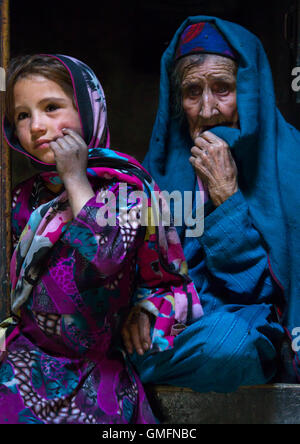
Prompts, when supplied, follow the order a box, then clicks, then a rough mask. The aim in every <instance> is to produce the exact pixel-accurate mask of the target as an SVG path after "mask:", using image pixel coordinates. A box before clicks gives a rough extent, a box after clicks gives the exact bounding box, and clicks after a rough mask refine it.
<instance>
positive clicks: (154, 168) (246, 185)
mask: <svg viewBox="0 0 300 444" xmlns="http://www.w3.org/2000/svg"><path fill="white" fill-rule="evenodd" d="M203 21H207V22H210V23H213V24H214V25H215V26H216V27H217V28H218V29H219V31H220V32H221V33H222V35H223V36H225V38H226V39H227V40H228V42H229V44H230V46H231V47H232V48H233V49H234V50H235V52H236V53H237V54H238V56H239V63H238V72H237V107H238V114H239V123H240V129H234V128H228V127H223V126H219V127H216V128H214V129H212V130H211V131H212V132H213V133H215V134H216V135H217V136H219V137H220V138H222V139H223V140H225V141H226V142H227V143H228V144H229V146H230V148H231V150H232V154H233V156H234V158H235V161H236V164H237V167H238V180H239V187H240V190H241V191H242V193H243V195H244V197H245V199H246V200H247V202H248V205H249V211H250V214H251V217H252V220H253V223H254V225H255V227H256V228H257V229H258V230H259V231H260V233H261V234H262V237H263V239H264V241H265V243H266V249H267V252H268V255H269V263H270V270H271V272H272V274H273V277H274V278H275V279H277V281H278V282H279V283H280V284H281V286H282V287H283V290H284V297H285V301H286V304H285V310H284V311H283V313H282V318H281V319H282V322H283V325H284V326H286V327H287V330H288V331H289V332H290V334H292V332H293V329H294V328H295V327H300V298H299V295H300V193H299V184H298V181H299V179H300V133H299V131H298V130H296V129H295V128H294V127H293V126H291V125H290V124H288V123H287V122H286V121H285V120H284V118H283V117H282V115H281V113H280V112H279V110H278V109H277V107H276V101H275V96H274V87H273V80H272V73H271V70H270V66H269V62H268V59H267V56H266V54H265V51H264V49H263V47H262V45H261V43H260V41H259V40H258V38H257V37H256V36H254V35H253V34H252V33H250V32H249V31H247V30H246V29H244V28H242V27H241V26H239V25H237V24H235V23H230V22H228V21H224V20H221V19H218V18H215V17H208V16H196V17H188V18H187V19H186V20H185V21H184V22H183V23H182V25H181V26H180V27H179V29H178V30H177V32H176V33H175V35H174V37H173V39H172V41H171V43H170V45H169V47H168V48H167V49H166V51H165V52H164V54H163V57H162V60H161V82H160V97H159V107H158V112H157V117H156V121H155V124H154V128H153V133H152V137H151V141H150V146H149V151H148V153H147V155H146V158H145V161H144V166H145V168H146V169H147V170H148V171H149V172H150V174H151V175H152V176H153V178H154V180H155V181H156V182H157V183H158V184H159V186H160V188H161V189H163V190H167V191H169V192H171V191H172V190H179V191H182V192H183V191H187V190H196V189H197V180H196V176H195V172H194V169H193V167H192V165H191V164H190V162H189V157H190V149H191V147H192V146H193V142H192V140H191V139H190V136H189V134H188V131H183V129H182V124H181V123H180V121H179V120H177V119H175V118H172V117H171V114H170V72H171V70H172V67H173V64H174V58H175V54H176V49H177V46H178V41H179V38H180V36H181V34H182V32H183V31H184V30H185V29H186V27H187V26H189V25H191V24H194V23H199V22H203ZM178 231H179V233H180V235H181V237H183V236H184V231H185V227H184V226H183V227H180V228H179V230H178ZM199 254H200V253H199ZM299 357H300V354H299V352H298V353H297V354H296V364H297V366H298V367H299V369H300V364H299Z"/></svg>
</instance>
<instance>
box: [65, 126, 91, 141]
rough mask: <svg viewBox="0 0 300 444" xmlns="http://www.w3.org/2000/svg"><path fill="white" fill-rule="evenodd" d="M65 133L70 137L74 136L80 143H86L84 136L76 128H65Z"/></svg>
mask: <svg viewBox="0 0 300 444" xmlns="http://www.w3.org/2000/svg"><path fill="white" fill-rule="evenodd" d="M62 132H63V134H68V135H69V136H70V137H72V138H73V139H74V140H76V142H77V143H79V144H80V145H86V143H85V141H84V140H83V138H82V137H81V136H80V135H79V134H78V133H77V132H76V131H74V130H72V129H71V128H63V129H62Z"/></svg>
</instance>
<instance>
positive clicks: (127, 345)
mask: <svg viewBox="0 0 300 444" xmlns="http://www.w3.org/2000/svg"><path fill="white" fill-rule="evenodd" d="M121 336H122V339H123V343H124V346H125V348H126V350H127V352H128V353H130V354H131V353H133V345H132V342H131V337H130V333H129V330H128V325H127V323H125V325H124V327H123V328H122V330H121Z"/></svg>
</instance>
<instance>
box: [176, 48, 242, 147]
mask: <svg viewBox="0 0 300 444" xmlns="http://www.w3.org/2000/svg"><path fill="white" fill-rule="evenodd" d="M235 72H236V66H235V63H234V62H233V61H232V60H231V59H228V58H226V57H222V56H218V55H209V56H207V58H206V59H205V61H204V62H203V64H201V65H199V66H193V67H190V68H186V69H185V70H184V74H183V79H182V83H181V89H182V105H183V110H184V112H185V115H186V118H187V121H188V124H189V130H190V135H191V137H192V139H193V140H194V139H195V138H196V137H197V136H199V134H201V133H202V132H203V131H206V130H209V129H210V128H212V127H214V126H217V125H226V126H229V127H232V128H237V127H238V111H237V104H236V74H235Z"/></svg>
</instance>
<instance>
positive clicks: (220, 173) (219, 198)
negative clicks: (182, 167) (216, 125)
mask: <svg viewBox="0 0 300 444" xmlns="http://www.w3.org/2000/svg"><path fill="white" fill-rule="evenodd" d="M194 143H195V146H193V148H192V149H191V153H192V157H190V159H189V160H190V162H191V164H192V165H193V166H194V168H195V171H196V174H197V175H198V176H199V177H200V179H201V180H202V181H203V182H204V183H205V184H206V185H207V187H208V192H209V195H210V198H211V200H212V201H213V203H214V205H215V206H219V205H221V204H222V203H223V202H225V200H227V199H228V198H229V197H230V196H232V195H233V194H234V193H235V192H236V191H237V190H238V183H237V167H236V164H235V162H234V160H233V157H232V155H231V152H230V149H229V146H228V144H227V143H226V142H225V141H224V140H222V139H220V138H219V137H217V136H216V135H215V134H213V133H211V132H210V131H205V132H204V133H202V134H201V136H199V137H196V139H195V140H194Z"/></svg>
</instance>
